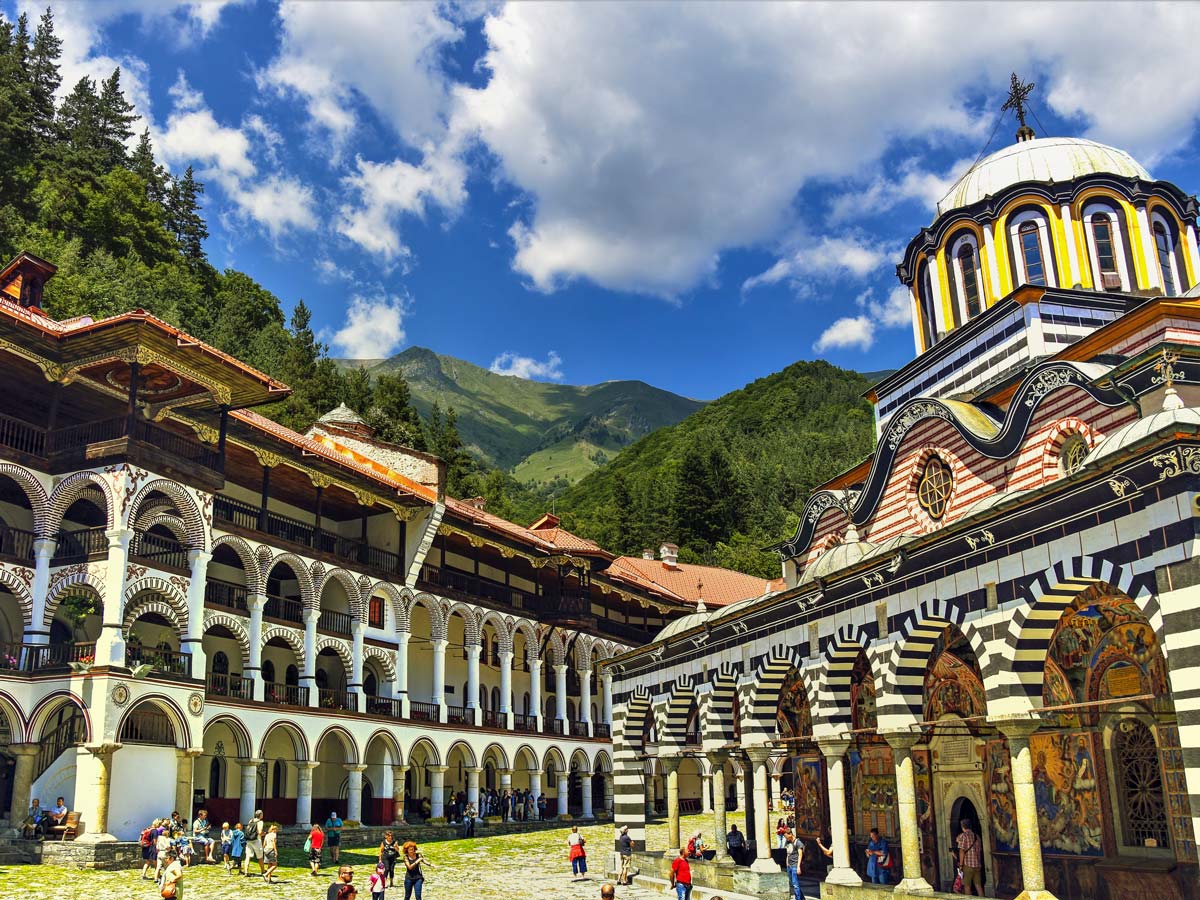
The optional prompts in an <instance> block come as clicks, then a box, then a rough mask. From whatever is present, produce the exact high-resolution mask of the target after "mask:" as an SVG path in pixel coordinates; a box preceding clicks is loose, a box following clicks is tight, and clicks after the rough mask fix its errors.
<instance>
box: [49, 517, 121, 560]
mask: <svg viewBox="0 0 1200 900" xmlns="http://www.w3.org/2000/svg"><path fill="white" fill-rule="evenodd" d="M106 553H108V537H107V535H105V533H104V527H103V526H97V527H96V528H77V529H75V530H73V531H72V530H69V529H65V528H64V529H63V530H62V531H60V532H59V533H58V548H57V549H56V550H55V551H54V557H53V558H52V559H51V560H50V563H51V565H55V566H58V565H66V564H67V563H75V562H84V561H86V560H89V559H91V558H92V557H94V556H103V555H104V554H106Z"/></svg>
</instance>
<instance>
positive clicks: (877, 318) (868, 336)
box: [813, 286, 912, 353]
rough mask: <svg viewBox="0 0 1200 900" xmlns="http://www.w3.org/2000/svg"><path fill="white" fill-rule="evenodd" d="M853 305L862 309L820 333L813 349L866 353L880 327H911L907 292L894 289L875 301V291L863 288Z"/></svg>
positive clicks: (909, 301) (821, 351)
mask: <svg viewBox="0 0 1200 900" xmlns="http://www.w3.org/2000/svg"><path fill="white" fill-rule="evenodd" d="M854 303H855V305H856V306H857V307H859V308H860V309H861V310H863V312H862V313H860V314H859V315H857V316H843V317H841V318H840V319H837V320H835V321H834V323H833V324H832V325H830V326H829V327H828V328H826V329H825V330H824V331H823V332H821V336H820V337H819V338H817V340H816V343H814V344H813V350H815V351H816V352H817V353H824V352H825V351H827V350H835V349H846V348H857V349H859V350H863V351H866V350H870V349H871V347H872V346H873V345H874V343H875V338H876V336H877V333H878V331H879V329H881V328H903V327H908V326H910V325H911V324H912V298H911V296H910V295H909V292H908V290H907V289H905V288H903V287H899V286H897V287H894V288H892V289H891V290H890V291H889V292H888V295H887V297H885V298H884V299H883V300H881V301H880V300H876V299H875V289H874V288H867V289H866V290H865V291H863V292H862V293H861V294H859V295H858V296H857V297H856V298H855V300H854Z"/></svg>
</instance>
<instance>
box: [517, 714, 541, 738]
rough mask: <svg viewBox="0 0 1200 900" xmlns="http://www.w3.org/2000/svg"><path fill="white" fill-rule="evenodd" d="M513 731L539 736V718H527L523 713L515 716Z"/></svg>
mask: <svg viewBox="0 0 1200 900" xmlns="http://www.w3.org/2000/svg"><path fill="white" fill-rule="evenodd" d="M513 730H514V731H522V732H524V733H526V734H537V730H538V728H537V716H525V715H522V714H521V713H515V714H514V715H513Z"/></svg>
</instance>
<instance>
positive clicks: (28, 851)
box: [0, 837, 42, 868]
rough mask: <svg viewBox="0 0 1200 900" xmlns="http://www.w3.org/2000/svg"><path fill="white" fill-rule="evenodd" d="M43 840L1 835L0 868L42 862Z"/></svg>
mask: <svg viewBox="0 0 1200 900" xmlns="http://www.w3.org/2000/svg"><path fill="white" fill-rule="evenodd" d="M41 856H42V854H41V842H40V841H23V840H21V839H20V838H11V837H0V868H4V867H5V866H27V865H30V864H32V863H38V862H41Z"/></svg>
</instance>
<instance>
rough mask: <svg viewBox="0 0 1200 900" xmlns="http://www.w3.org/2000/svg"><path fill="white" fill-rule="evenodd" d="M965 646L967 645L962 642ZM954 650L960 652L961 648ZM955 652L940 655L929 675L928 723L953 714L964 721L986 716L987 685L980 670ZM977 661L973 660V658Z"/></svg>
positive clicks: (926, 699) (927, 685)
mask: <svg viewBox="0 0 1200 900" xmlns="http://www.w3.org/2000/svg"><path fill="white" fill-rule="evenodd" d="M961 643H962V644H965V641H962V642H961ZM954 649H960V648H958V647H957V646H956V647H955V648H954ZM954 649H946V650H945V651H943V652H942V653H940V654H938V656H937V659H936V660H935V662H934V664H933V665H932V666H930V667H929V669H928V671H926V673H925V720H926V721H927V722H936V721H938V720H939V719H941V718H942V717H943V716H945V715H948V714H953V715H957V716H961V717H962V718H964V719H968V718H972V717H974V716H982V715H983V714H984V712H985V710H986V704H985V703H984V696H983V682H982V681H981V680H980V678H979V673H978V670H977V669H976V668H975V667H974V666H972V665H971V664H970V663H969V662H966V661H964V660H963V659H962V658H960V657H959V656H958V655H957V654H956V653H955V652H954ZM970 658H971V659H973V657H970Z"/></svg>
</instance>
